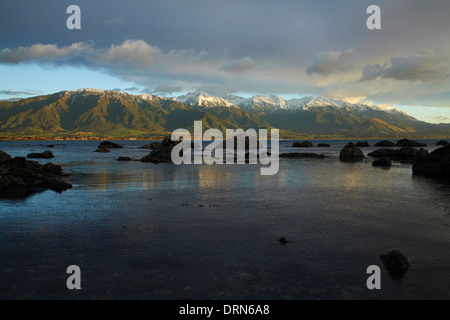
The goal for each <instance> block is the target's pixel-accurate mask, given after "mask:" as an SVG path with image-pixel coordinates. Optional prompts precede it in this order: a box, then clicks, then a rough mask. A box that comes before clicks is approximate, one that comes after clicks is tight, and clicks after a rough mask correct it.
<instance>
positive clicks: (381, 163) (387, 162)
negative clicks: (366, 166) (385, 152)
mask: <svg viewBox="0 0 450 320" xmlns="http://www.w3.org/2000/svg"><path fill="white" fill-rule="evenodd" d="M372 165H373V166H374V167H390V166H392V161H391V159H389V158H381V159H377V160H375V161H374V162H372Z"/></svg>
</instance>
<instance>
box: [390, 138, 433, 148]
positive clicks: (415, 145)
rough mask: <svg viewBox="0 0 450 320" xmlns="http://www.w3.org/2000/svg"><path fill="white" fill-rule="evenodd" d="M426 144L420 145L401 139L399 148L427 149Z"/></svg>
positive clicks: (398, 143)
mask: <svg viewBox="0 0 450 320" xmlns="http://www.w3.org/2000/svg"><path fill="white" fill-rule="evenodd" d="M426 146H427V145H426V143H420V142H417V141H414V140H409V139H401V140H398V141H397V147H426Z"/></svg>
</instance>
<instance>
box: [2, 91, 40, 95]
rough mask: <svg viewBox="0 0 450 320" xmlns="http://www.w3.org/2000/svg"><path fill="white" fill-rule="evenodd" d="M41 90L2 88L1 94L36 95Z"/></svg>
mask: <svg viewBox="0 0 450 320" xmlns="http://www.w3.org/2000/svg"><path fill="white" fill-rule="evenodd" d="M38 93H39V92H37V91H20V90H0V94H1V95H9V96H30V95H36V94H38Z"/></svg>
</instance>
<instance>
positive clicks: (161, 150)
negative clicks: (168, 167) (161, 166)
mask: <svg viewBox="0 0 450 320" xmlns="http://www.w3.org/2000/svg"><path fill="white" fill-rule="evenodd" d="M180 142H181V141H172V139H171V136H166V137H164V140H163V141H162V142H161V144H160V145H159V146H157V147H155V148H153V150H152V151H151V152H150V154H149V155H147V156H145V157H143V158H142V159H141V161H142V162H152V163H161V162H168V163H170V162H172V149H173V147H175V146H176V145H177V144H178V143H180Z"/></svg>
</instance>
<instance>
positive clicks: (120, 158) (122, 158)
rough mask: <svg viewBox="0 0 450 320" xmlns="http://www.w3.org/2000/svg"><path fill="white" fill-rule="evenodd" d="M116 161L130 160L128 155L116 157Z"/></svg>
mask: <svg viewBox="0 0 450 320" xmlns="http://www.w3.org/2000/svg"><path fill="white" fill-rule="evenodd" d="M117 161H131V158H130V157H119V158H117Z"/></svg>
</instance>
